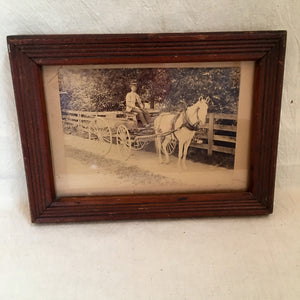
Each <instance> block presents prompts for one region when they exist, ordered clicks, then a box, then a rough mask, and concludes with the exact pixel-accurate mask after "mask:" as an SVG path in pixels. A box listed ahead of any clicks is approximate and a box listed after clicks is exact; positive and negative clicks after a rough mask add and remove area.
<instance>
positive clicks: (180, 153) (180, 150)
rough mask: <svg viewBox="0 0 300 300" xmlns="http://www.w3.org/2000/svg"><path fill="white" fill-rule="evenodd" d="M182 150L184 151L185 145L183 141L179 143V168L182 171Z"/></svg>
mask: <svg viewBox="0 0 300 300" xmlns="http://www.w3.org/2000/svg"><path fill="white" fill-rule="evenodd" d="M182 150H183V143H182V142H181V141H179V144H178V162H177V166H178V168H180V169H181V158H182Z"/></svg>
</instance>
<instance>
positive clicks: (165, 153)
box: [162, 135, 171, 164]
mask: <svg viewBox="0 0 300 300" xmlns="http://www.w3.org/2000/svg"><path fill="white" fill-rule="evenodd" d="M170 141H171V136H170V135H167V136H166V137H165V139H164V141H163V142H162V150H163V153H164V155H165V157H166V164H168V163H169V162H170V155H169V153H168V151H167V145H168V144H169V143H170Z"/></svg>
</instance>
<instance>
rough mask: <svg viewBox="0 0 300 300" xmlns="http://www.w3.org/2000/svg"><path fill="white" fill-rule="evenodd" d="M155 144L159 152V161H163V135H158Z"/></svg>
mask: <svg viewBox="0 0 300 300" xmlns="http://www.w3.org/2000/svg"><path fill="white" fill-rule="evenodd" d="M155 146H156V151H157V153H158V159H159V162H160V163H162V162H163V159H162V156H161V136H159V135H157V136H156V138H155Z"/></svg>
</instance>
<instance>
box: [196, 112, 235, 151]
mask: <svg viewBox="0 0 300 300" xmlns="http://www.w3.org/2000/svg"><path fill="white" fill-rule="evenodd" d="M224 120H230V121H229V122H228V123H232V124H233V125H224V124H221V123H224ZM236 121H237V115H236V114H215V113H209V114H208V115H207V122H206V124H204V125H202V126H201V129H204V130H205V131H206V132H205V133H203V132H201V130H200V132H199V133H196V134H195V139H194V140H193V141H192V143H191V147H195V148H200V149H205V150H207V154H208V155H212V153H213V151H214V152H223V153H228V154H235V144H236V131H237V126H236ZM197 139H198V140H202V141H203V143H201V144H199V143H197ZM215 142H222V143H221V144H222V146H221V145H216V144H215Z"/></svg>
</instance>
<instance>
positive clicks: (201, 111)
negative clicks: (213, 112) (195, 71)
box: [196, 96, 210, 124]
mask: <svg viewBox="0 0 300 300" xmlns="http://www.w3.org/2000/svg"><path fill="white" fill-rule="evenodd" d="M209 101H210V98H209V97H206V99H204V98H203V97H202V96H201V97H200V98H199V100H198V101H197V102H196V107H197V108H198V111H197V118H198V121H199V124H205V122H206V115H207V110H208V103H209Z"/></svg>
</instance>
